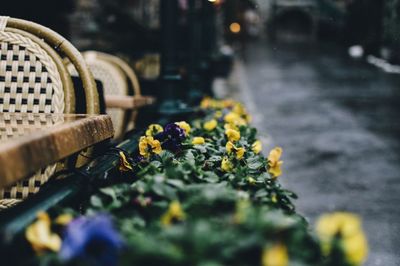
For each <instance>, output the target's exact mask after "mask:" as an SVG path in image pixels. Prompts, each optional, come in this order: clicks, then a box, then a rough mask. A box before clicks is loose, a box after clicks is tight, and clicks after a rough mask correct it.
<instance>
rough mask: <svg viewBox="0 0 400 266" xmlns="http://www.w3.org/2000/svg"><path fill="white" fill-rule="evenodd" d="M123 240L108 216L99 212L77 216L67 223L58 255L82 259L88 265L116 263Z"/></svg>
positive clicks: (69, 258)
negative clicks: (86, 215)
mask: <svg viewBox="0 0 400 266" xmlns="http://www.w3.org/2000/svg"><path fill="white" fill-rule="evenodd" d="M122 247H123V240H122V238H121V236H120V235H119V234H118V232H117V231H116V230H115V229H114V227H113V224H112V222H111V219H110V217H109V216H107V215H104V214H100V215H97V216H92V217H79V218H77V219H75V220H73V221H72V222H71V223H69V224H68V226H67V228H66V230H65V234H64V238H63V243H62V246H61V250H60V257H61V258H62V259H63V260H67V261H68V260H72V259H83V260H85V262H88V263H89V265H104V266H105V265H107V266H112V265H117V260H118V251H119V250H120V249H121V248H122Z"/></svg>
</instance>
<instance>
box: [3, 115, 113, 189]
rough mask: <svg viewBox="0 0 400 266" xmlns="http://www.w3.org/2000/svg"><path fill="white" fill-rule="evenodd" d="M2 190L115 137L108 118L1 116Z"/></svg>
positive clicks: (87, 116) (91, 116) (83, 116)
mask: <svg viewBox="0 0 400 266" xmlns="http://www.w3.org/2000/svg"><path fill="white" fill-rule="evenodd" d="M0 133H1V136H0V139H2V140H1V141H0V188H4V187H6V186H8V185H11V184H13V183H15V182H17V181H19V180H21V179H23V178H26V177H28V176H29V175H32V174H33V173H35V172H36V171H38V170H40V169H42V168H44V167H46V166H48V165H50V164H52V163H55V162H58V161H60V160H62V159H64V158H67V157H69V156H71V155H73V154H75V153H77V152H79V151H81V150H83V149H85V148H87V147H90V146H93V145H94V144H96V143H99V142H101V141H103V140H106V139H109V138H111V137H112V136H113V134H114V129H113V126H112V122H111V118H110V117H109V116H108V115H63V114H22V113H18V114H17V113H15V114H12V113H0Z"/></svg>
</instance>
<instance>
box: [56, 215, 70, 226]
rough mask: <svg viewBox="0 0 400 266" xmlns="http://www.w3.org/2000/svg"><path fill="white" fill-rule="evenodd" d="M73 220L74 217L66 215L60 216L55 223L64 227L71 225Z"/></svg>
mask: <svg viewBox="0 0 400 266" xmlns="http://www.w3.org/2000/svg"><path fill="white" fill-rule="evenodd" d="M73 219H74V217H73V216H72V215H71V214H69V213H65V214H61V215H59V216H58V217H57V218H56V219H55V220H54V222H55V223H56V224H59V225H64V226H65V225H67V224H69V223H70V222H71V221H72V220H73Z"/></svg>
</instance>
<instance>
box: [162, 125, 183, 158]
mask: <svg viewBox="0 0 400 266" xmlns="http://www.w3.org/2000/svg"><path fill="white" fill-rule="evenodd" d="M185 137H186V134H185V130H183V129H182V128H181V127H179V126H178V125H177V124H175V123H170V124H168V125H166V126H165V128H164V131H163V132H161V133H159V134H157V135H156V136H155V138H156V139H158V140H160V141H161V142H162V148H163V149H165V150H170V151H172V152H177V151H179V150H180V149H181V144H182V141H183V140H185Z"/></svg>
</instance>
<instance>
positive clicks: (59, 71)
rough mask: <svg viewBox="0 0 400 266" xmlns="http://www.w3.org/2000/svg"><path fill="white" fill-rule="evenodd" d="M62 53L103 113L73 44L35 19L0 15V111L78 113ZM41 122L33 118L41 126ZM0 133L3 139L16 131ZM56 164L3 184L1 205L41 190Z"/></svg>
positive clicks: (91, 104)
mask: <svg viewBox="0 0 400 266" xmlns="http://www.w3.org/2000/svg"><path fill="white" fill-rule="evenodd" d="M63 57H67V58H68V59H69V61H71V62H72V63H73V65H74V67H75V68H76V69H77V72H78V73H79V76H80V78H81V79H82V84H83V87H84V91H85V98H86V102H85V105H86V106H85V110H86V112H87V113H89V114H96V113H98V112H99V96H98V94H97V89H96V86H95V83H94V79H93V77H92V75H91V73H90V70H89V69H88V67H87V66H86V63H85V61H84V59H83V57H82V56H81V54H80V53H79V52H78V51H77V50H76V49H75V48H74V47H73V46H72V44H70V43H69V42H68V41H66V40H65V39H64V38H63V37H61V36H60V35H58V34H57V33H55V32H54V31H52V30H50V29H48V28H46V27H43V26H41V25H38V24H36V23H33V22H29V21H25V20H21V19H14V18H9V17H0V112H24V113H75V107H76V106H75V94H76V92H75V88H74V87H73V85H72V84H73V83H72V80H71V76H70V75H69V73H68V71H67V68H66V66H65V65H64V64H63ZM16 122H18V121H16ZM36 122H37V121H30V122H29V123H31V124H32V125H35V126H37V123H36ZM39 124H40V123H39ZM8 125H11V124H10V121H8ZM44 126H45V125H44ZM0 133H1V134H2V135H1V136H0V139H6V138H10V137H11V135H12V134H11V135H10V132H0ZM3 133H4V134H3ZM21 167H23V166H21ZM56 167H57V164H54V165H51V166H49V167H47V168H46V169H43V170H41V171H39V172H38V173H36V174H35V175H34V176H32V177H30V178H28V179H26V180H23V181H20V182H18V183H17V184H15V185H14V186H12V187H10V188H8V189H3V190H0V209H1V208H3V207H8V206H10V205H12V204H14V203H16V202H19V201H20V200H21V199H24V198H26V197H28V196H29V195H30V194H33V193H36V192H37V191H38V190H39V188H40V186H41V185H42V184H43V183H45V182H47V181H48V179H49V177H50V176H51V175H52V174H54V172H55V170H56Z"/></svg>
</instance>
